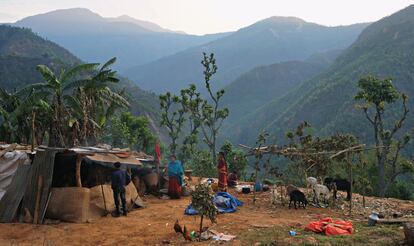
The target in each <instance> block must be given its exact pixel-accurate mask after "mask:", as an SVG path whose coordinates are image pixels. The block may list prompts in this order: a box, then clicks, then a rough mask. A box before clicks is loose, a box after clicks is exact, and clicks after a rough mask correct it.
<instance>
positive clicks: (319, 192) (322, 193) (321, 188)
mask: <svg viewBox="0 0 414 246" xmlns="http://www.w3.org/2000/svg"><path fill="white" fill-rule="evenodd" d="M312 190H313V194H314V195H315V196H316V204H319V200H320V198H321V197H322V198H323V202H324V203H325V204H326V203H327V200H328V199H329V189H328V187H326V186H325V185H321V184H315V185H314V186H312Z"/></svg>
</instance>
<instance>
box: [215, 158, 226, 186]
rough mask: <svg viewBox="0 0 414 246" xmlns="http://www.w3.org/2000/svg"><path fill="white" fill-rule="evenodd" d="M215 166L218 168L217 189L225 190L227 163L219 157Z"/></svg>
mask: <svg viewBox="0 0 414 246" xmlns="http://www.w3.org/2000/svg"><path fill="white" fill-rule="evenodd" d="M217 168H218V170H219V183H218V187H219V190H221V191H227V163H226V160H224V159H220V160H219V163H218V166H217Z"/></svg>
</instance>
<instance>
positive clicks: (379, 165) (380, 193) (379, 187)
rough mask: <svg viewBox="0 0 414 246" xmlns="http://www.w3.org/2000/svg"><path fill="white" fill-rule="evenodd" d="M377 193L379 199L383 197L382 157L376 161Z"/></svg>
mask: <svg viewBox="0 0 414 246" xmlns="http://www.w3.org/2000/svg"><path fill="white" fill-rule="evenodd" d="M378 192H379V196H380V197H384V196H385V158H384V156H383V155H381V157H380V159H379V160H378Z"/></svg>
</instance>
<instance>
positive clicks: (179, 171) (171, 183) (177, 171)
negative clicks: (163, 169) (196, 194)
mask: <svg viewBox="0 0 414 246" xmlns="http://www.w3.org/2000/svg"><path fill="white" fill-rule="evenodd" d="M183 175H184V170H183V166H182V165H181V162H180V161H179V160H177V157H176V156H175V155H171V161H170V163H168V195H169V196H170V197H171V198H173V199H179V198H180V197H181V186H182V185H183Z"/></svg>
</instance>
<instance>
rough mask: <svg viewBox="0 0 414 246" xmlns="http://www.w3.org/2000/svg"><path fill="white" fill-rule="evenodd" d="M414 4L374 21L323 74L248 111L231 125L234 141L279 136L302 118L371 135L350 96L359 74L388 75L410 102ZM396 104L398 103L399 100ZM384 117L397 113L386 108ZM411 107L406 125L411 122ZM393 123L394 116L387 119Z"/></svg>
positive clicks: (413, 93)
mask: <svg viewBox="0 0 414 246" xmlns="http://www.w3.org/2000/svg"><path fill="white" fill-rule="evenodd" d="M413 27H414V6H410V7H407V8H406V9H404V10H401V11H399V12H397V13H395V14H393V15H391V16H389V17H386V18H383V19H381V20H380V21H378V22H376V23H373V24H372V25H370V26H369V27H367V28H366V29H365V30H364V31H363V32H362V33H361V35H360V36H359V38H358V40H357V41H356V42H355V43H354V44H352V46H351V47H349V48H348V49H347V50H345V51H344V52H343V53H342V54H341V55H340V56H339V57H338V58H337V59H336V61H335V62H334V63H333V64H332V65H331V66H330V67H329V68H328V69H327V70H326V71H324V72H323V73H321V74H319V75H317V76H315V77H314V78H312V79H310V80H308V81H305V82H303V83H302V85H301V86H299V87H298V88H297V89H295V90H293V91H291V92H290V93H288V94H287V95H285V96H283V97H282V98H280V99H276V100H274V101H272V102H270V103H268V104H266V105H264V106H263V107H261V108H260V109H258V110H257V111H255V112H253V113H251V114H250V115H248V116H246V117H245V118H244V119H243V120H241V121H239V122H237V123H236V124H234V125H233V126H232V129H234V131H233V133H232V138H233V139H234V140H235V141H236V142H249V143H252V142H254V138H255V136H257V132H255V133H253V131H252V129H257V130H259V129H267V130H269V131H270V132H272V133H274V134H277V135H278V136H283V134H284V132H285V131H286V130H287V129H289V128H291V127H292V126H295V125H297V124H298V123H299V122H302V121H304V120H306V121H308V122H310V123H311V125H312V126H313V127H314V128H315V129H317V130H320V132H321V133H324V134H328V133H336V132H349V133H353V134H355V135H356V136H358V137H360V138H361V139H362V140H369V139H371V138H372V135H373V132H372V130H370V128H369V125H368V124H369V123H368V122H367V120H366V118H365V116H364V115H363V112H362V111H361V110H358V109H356V108H355V104H356V102H355V100H354V99H353V97H354V96H355V94H356V91H357V82H358V80H359V79H360V77H362V76H365V75H368V74H372V75H375V76H378V77H381V78H385V77H392V78H393V82H394V84H395V86H396V87H397V89H399V90H400V91H402V92H405V93H406V94H407V95H408V96H409V97H411V99H409V103H410V107H411V108H412V107H413V106H414V104H413V100H412V97H414V87H413V81H414V28H413ZM397 106H398V109H399V107H400V104H399V105H396V107H397ZM388 112H389V114H388V115H387V117H388V118H390V117H391V116H396V113H395V112H396V111H393V110H389V111H388ZM413 116H414V115H413V114H412V112H411V113H410V114H409V116H408V120H407V122H406V125H405V126H406V128H411V127H412V126H413V124H414V117H413ZM390 123H392V124H393V123H394V121H390Z"/></svg>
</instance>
